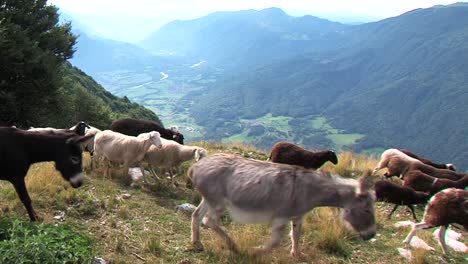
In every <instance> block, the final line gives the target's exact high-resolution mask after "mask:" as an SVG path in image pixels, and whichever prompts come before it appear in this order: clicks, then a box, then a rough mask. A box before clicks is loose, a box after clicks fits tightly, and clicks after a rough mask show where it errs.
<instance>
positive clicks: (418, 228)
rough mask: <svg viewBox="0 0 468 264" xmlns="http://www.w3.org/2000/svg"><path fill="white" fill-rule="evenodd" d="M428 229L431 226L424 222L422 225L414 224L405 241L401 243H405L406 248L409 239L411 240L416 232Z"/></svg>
mask: <svg viewBox="0 0 468 264" xmlns="http://www.w3.org/2000/svg"><path fill="white" fill-rule="evenodd" d="M429 227H431V225H429V224H427V223H425V222H422V223H419V224H414V225H413V228H412V229H411V231H410V232H409V233H408V236H407V237H406V239H405V240H403V243H405V244H406V245H407V246H408V245H409V244H410V242H411V239H412V238H413V236H414V234H416V231H418V230H421V229H425V228H429Z"/></svg>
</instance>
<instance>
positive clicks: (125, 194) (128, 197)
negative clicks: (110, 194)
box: [120, 193, 132, 200]
mask: <svg viewBox="0 0 468 264" xmlns="http://www.w3.org/2000/svg"><path fill="white" fill-rule="evenodd" d="M120 197H122V198H123V199H126V200H128V199H130V197H132V195H131V194H129V193H124V194H122V195H121V196H120Z"/></svg>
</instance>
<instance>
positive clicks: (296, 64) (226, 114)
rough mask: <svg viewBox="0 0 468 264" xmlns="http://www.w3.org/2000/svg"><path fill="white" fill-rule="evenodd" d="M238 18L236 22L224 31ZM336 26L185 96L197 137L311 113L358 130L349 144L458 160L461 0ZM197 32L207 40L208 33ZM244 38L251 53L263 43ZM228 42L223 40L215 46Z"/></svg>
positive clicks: (465, 32) (465, 23)
mask: <svg viewBox="0 0 468 264" xmlns="http://www.w3.org/2000/svg"><path fill="white" fill-rule="evenodd" d="M261 12H262V11H260V12H259V13H258V14H257V15H259V14H261ZM217 15H218V16H219V15H220V14H217ZM277 16H278V14H277ZM285 19H286V21H290V20H288V18H287V17H285ZM253 20H254V21H257V20H255V19H253ZM292 20H294V19H292ZM205 21H206V20H205ZM283 22H284V21H283ZM278 23H279V22H278ZM216 25H219V23H216ZM221 25H222V24H221ZM204 27H205V28H211V27H209V26H207V25H205V26H204ZM244 27H247V26H246V25H245V24H242V25H236V26H235V29H236V30H234V32H235V33H233V34H232V35H237V34H236V32H238V30H237V29H239V28H244ZM337 27H341V25H337ZM257 29H258V30H259V31H261V32H266V33H265V34H269V33H271V31H270V30H268V29H265V30H263V31H262V30H261V29H260V28H257ZM339 30H341V31H340V33H339V34H338V33H336V31H337V29H333V30H328V31H327V32H328V33H327V32H324V34H325V36H331V37H325V38H323V39H322V40H319V39H315V40H314V41H307V42H306V43H307V44H308V45H306V47H305V48H304V49H302V53H301V54H295V53H294V52H290V53H288V55H289V57H288V58H286V59H283V60H281V61H273V60H271V61H270V64H266V65H263V66H262V67H260V68H258V69H256V70H255V71H252V72H251V73H250V74H244V75H242V76H236V78H230V79H226V80H222V81H218V82H217V84H215V85H214V86H213V87H212V88H210V89H207V90H206V92H205V93H203V94H199V95H196V96H195V95H194V96H189V97H190V99H192V100H195V102H196V103H195V104H193V107H192V113H193V116H194V117H195V118H196V120H197V121H198V122H199V123H200V124H202V125H204V126H205V127H206V128H207V131H210V133H209V135H206V136H207V137H214V138H220V137H222V136H223V135H224V134H230V133H229V131H228V132H226V129H224V130H220V129H219V128H220V127H223V126H224V127H235V126H234V125H233V124H235V123H236V122H237V123H239V120H240V119H241V118H247V119H253V118H258V117H261V116H264V115H266V114H268V113H271V114H272V115H273V116H289V117H292V118H293V119H297V120H304V119H301V118H304V117H307V116H314V115H317V116H324V117H326V118H327V120H328V121H329V122H330V123H331V124H332V125H333V127H336V128H340V129H344V130H345V131H348V132H350V133H361V134H364V135H365V136H364V137H363V138H362V139H361V140H359V141H358V144H357V145H356V146H355V149H356V150H364V149H381V148H389V147H399V148H407V149H411V150H414V151H415V152H416V153H420V154H421V155H425V156H427V157H431V158H433V159H436V160H438V161H441V162H454V163H455V164H456V165H459V166H461V167H462V168H464V169H468V163H467V160H468V159H467V158H468V157H467V156H466V155H467V152H466V144H464V143H465V137H466V135H467V134H468V108H467V107H466V105H467V102H468V75H467V69H468V45H467V43H468V4H455V5H449V6H436V7H433V8H427V9H417V10H414V11H411V12H408V13H406V14H403V15H401V16H398V17H394V18H389V19H385V20H382V21H378V22H374V23H367V24H363V25H356V26H346V27H345V26H343V27H341V28H340V29H339ZM187 31H189V32H191V30H190V29H188V30H187ZM292 31H293V30H291V32H292ZM285 32H287V31H286V30H285ZM304 34H305V33H304ZM224 35H230V36H232V35H231V34H224ZM260 35H261V34H260ZM307 36H309V35H307ZM204 38H205V39H206V45H205V46H206V47H211V45H212V41H211V40H212V39H213V38H214V37H213V36H211V35H208V36H205V37H204ZM250 38H252V37H251V36H250V35H249V34H244V36H243V38H241V40H240V41H242V42H243V43H253V42H255V41H256V40H257V39H259V38H260V39H262V38H261V37H258V35H255V37H253V38H254V40H252V39H250ZM331 40H333V44H330V43H332V42H331ZM231 42H233V43H236V41H234V40H231ZM278 43H281V41H279V40H278V39H274V40H273V39H272V40H271V42H270V43H269V45H268V46H269V47H278V46H281V45H280V44H278ZM325 45H326V46H327V48H316V47H321V46H325ZM199 46H200V47H202V46H204V45H203V44H200V45H199ZM249 47H250V48H251V50H249V52H247V53H252V54H256V53H262V52H263V51H265V49H266V50H268V49H269V48H264V49H262V48H260V47H259V48H258V49H256V50H255V49H254V50H252V48H253V46H252V45H251V46H249ZM311 47H314V48H311ZM230 51H231V50H230V47H229V46H228V48H227V51H226V53H224V54H230ZM270 51H271V50H269V52H270ZM307 52H309V53H307ZM240 54H245V53H242V52H241V53H240ZM225 56H227V55H225ZM275 56H276V54H272V57H273V58H274V57H275ZM246 59H247V58H246ZM239 67H242V66H241V65H239ZM290 123H291V122H290ZM296 125H297V126H304V125H306V124H296ZM214 131H219V133H223V135H221V134H216V132H214ZM231 134H232V133H231ZM304 136H305V135H304ZM280 139H281V138H273V139H271V138H270V139H269V140H268V141H265V142H267V144H268V142H270V144H273V143H274V141H275V140H280ZM298 139H300V138H298ZM264 147H265V148H266V147H268V146H267V145H265V146H264ZM309 147H314V146H309Z"/></svg>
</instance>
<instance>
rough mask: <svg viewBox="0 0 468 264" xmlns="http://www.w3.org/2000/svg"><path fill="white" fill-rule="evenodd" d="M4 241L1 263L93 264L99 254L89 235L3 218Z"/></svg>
mask: <svg viewBox="0 0 468 264" xmlns="http://www.w3.org/2000/svg"><path fill="white" fill-rule="evenodd" d="M77 230H81V231H80V232H77ZM0 240H1V241H0V263H38V264H39V263H90V262H91V260H92V258H93V257H94V254H95V250H94V245H93V242H92V240H91V238H90V237H89V235H87V234H84V232H83V230H82V228H80V227H77V226H72V225H69V224H58V225H52V224H35V223H31V222H29V220H27V219H24V220H23V219H16V218H2V219H1V220H0Z"/></svg>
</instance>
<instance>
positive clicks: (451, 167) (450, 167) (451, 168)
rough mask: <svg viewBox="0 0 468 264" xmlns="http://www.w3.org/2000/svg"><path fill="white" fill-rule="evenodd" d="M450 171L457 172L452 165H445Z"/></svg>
mask: <svg viewBox="0 0 468 264" xmlns="http://www.w3.org/2000/svg"><path fill="white" fill-rule="evenodd" d="M445 166H446V167H447V169H448V170H452V171H456V169H455V166H454V165H453V164H451V163H449V164H446V165H445Z"/></svg>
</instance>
